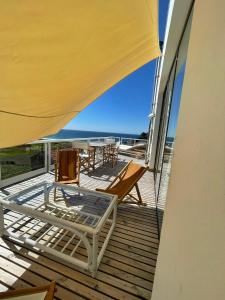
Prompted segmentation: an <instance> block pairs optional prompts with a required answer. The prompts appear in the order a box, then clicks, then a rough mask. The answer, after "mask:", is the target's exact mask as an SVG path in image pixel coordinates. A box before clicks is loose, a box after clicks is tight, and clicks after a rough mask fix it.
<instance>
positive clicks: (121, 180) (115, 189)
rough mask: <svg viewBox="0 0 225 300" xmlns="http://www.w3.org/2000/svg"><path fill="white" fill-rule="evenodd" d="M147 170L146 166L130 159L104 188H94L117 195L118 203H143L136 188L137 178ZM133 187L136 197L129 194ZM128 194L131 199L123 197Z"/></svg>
mask: <svg viewBox="0 0 225 300" xmlns="http://www.w3.org/2000/svg"><path fill="white" fill-rule="evenodd" d="M147 170H148V167H144V166H141V165H139V164H136V163H134V162H133V161H132V160H131V161H130V162H129V163H128V164H127V165H126V166H125V167H124V168H123V169H122V171H121V172H120V173H119V174H118V175H117V177H116V178H115V179H114V180H113V182H112V183H110V185H109V186H108V187H107V188H106V189H96V191H99V192H105V193H109V194H114V195H117V196H118V203H119V204H120V203H135V204H139V205H145V204H144V203H143V201H142V198H141V194H140V191H139V188H138V180H139V179H140V178H141V177H142V176H143V175H144V173H145V172H146V171H147ZM134 187H135V188H136V192H137V196H138V198H136V197H135V196H134V195H132V194H131V190H132V189H133V188H134ZM128 195H129V196H130V197H131V198H132V200H133V201H132V200H126V199H124V198H125V197H126V196H128Z"/></svg>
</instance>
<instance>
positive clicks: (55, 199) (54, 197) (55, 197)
mask: <svg viewBox="0 0 225 300" xmlns="http://www.w3.org/2000/svg"><path fill="white" fill-rule="evenodd" d="M55 200H56V187H55V188H54V201H55Z"/></svg>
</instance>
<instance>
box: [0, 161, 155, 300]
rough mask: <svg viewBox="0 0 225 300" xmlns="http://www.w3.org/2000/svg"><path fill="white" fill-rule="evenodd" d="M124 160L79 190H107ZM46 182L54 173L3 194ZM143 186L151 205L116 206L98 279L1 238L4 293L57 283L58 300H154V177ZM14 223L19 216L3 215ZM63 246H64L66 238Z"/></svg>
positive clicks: (147, 176)
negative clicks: (152, 292) (115, 215)
mask: <svg viewBox="0 0 225 300" xmlns="http://www.w3.org/2000/svg"><path fill="white" fill-rule="evenodd" d="M126 160H127V159H126V158H124V157H120V161H119V163H118V165H117V166H116V167H114V168H111V166H110V165H106V166H102V167H99V168H96V170H95V171H94V172H92V173H91V174H90V176H88V175H87V174H84V173H81V186H83V187H85V188H88V189H95V188H97V187H101V188H104V187H106V186H107V185H108V184H109V182H110V181H112V180H113V179H114V177H115V176H116V175H117V174H118V172H119V171H120V170H121V169H122V168H123V167H124V165H125V164H126ZM141 162H142V161H141ZM43 180H47V181H53V180H54V174H53V173H47V174H43V175H40V176H37V177H35V178H31V179H29V180H26V181H23V182H21V183H19V184H15V185H13V186H10V187H7V188H5V189H4V193H3V194H0V195H2V196H4V194H11V193H15V192H18V191H19V190H22V189H24V188H27V187H29V186H31V185H33V184H37V183H38V182H41V181H43ZM139 187H140V191H141V194H142V198H143V201H144V202H145V203H147V206H145V207H139V206H137V205H130V204H129V205H128V204H123V205H120V206H119V207H118V216H117V225H116V228H115V230H114V232H113V235H112V237H111V239H110V241H109V244H108V246H107V249H106V251H105V254H104V256H103V259H102V262H101V264H100V266H99V270H98V273H97V276H96V278H92V277H91V276H90V275H89V273H88V272H85V271H82V270H79V269H78V268H77V267H74V266H71V265H68V264H67V263H65V261H61V260H59V259H58V258H56V257H54V256H52V255H50V254H47V253H45V252H42V251H39V250H36V249H35V248H32V249H31V248H30V247H29V246H27V245H23V244H21V243H20V242H17V241H14V240H12V239H10V238H8V237H4V238H3V239H0V274H1V275H0V291H3V290H7V289H18V288H21V287H30V286H37V285H43V284H46V283H48V282H49V281H51V280H56V282H57V293H56V299H66V300H69V299H96V300H97V299H129V300H130V299H131V300H132V299H150V298H151V291H152V286H153V279H154V273H155V265H156V259H157V253H158V244H159V242H158V229H157V217H156V210H155V198H154V186H153V175H152V173H150V172H147V173H146V174H145V175H144V176H143V178H141V180H140V181H139ZM15 218H18V216H17V215H16V214H15V213H13V212H11V211H5V219H6V220H8V221H12V220H14V219H15ZM101 238H102V239H103V238H104V236H102V237H101ZM62 243H66V237H65V240H63V241H62ZM80 255H83V254H82V253H80Z"/></svg>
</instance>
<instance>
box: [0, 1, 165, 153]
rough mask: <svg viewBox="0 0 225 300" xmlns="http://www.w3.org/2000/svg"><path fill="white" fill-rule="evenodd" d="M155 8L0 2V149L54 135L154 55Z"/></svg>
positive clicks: (121, 3)
mask: <svg viewBox="0 0 225 300" xmlns="http://www.w3.org/2000/svg"><path fill="white" fill-rule="evenodd" d="M157 10H158V7H157V0H110V1H106V0H39V1H34V0H33V1H32V0H21V1H6V0H0V20H1V21H0V74H1V75H0V147H10V146H14V145H18V144H23V143H26V142H30V141H32V140H35V139H38V138H40V137H43V136H46V135H49V134H53V133H55V132H57V131H58V130H59V129H61V128H62V127H63V126H64V125H65V124H66V123H67V122H68V121H70V120H71V119H72V118H73V117H74V116H75V115H76V114H77V113H79V112H80V111H81V110H82V109H84V108H85V107H86V106H87V105H88V104H90V103H91V102H92V101H93V100H95V99H96V97H98V96H99V95H100V94H102V93H103V92H104V91H106V90H107V89H108V88H110V87H111V86H112V85H114V84H115V83H116V82H118V81H119V80H121V79H122V78H123V77H125V76H126V75H128V74H129V73H131V72H132V71H134V70H136V69H137V68H139V67H140V66H142V65H144V64H145V63H147V62H148V61H150V60H152V59H154V58H156V57H157V56H159V55H160V50H159V43H158V12H157ZM134 105H135V104H134ZM118 109H119V107H118ZM103 129H104V128H103Z"/></svg>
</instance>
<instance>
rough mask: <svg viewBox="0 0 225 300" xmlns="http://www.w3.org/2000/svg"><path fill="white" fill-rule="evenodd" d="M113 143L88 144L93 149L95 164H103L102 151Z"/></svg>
mask: <svg viewBox="0 0 225 300" xmlns="http://www.w3.org/2000/svg"><path fill="white" fill-rule="evenodd" d="M114 144H115V143H111V144H109V143H105V142H90V143H89V146H90V147H93V148H95V153H96V156H95V163H96V164H99V163H103V150H104V148H105V147H107V146H110V145H114Z"/></svg>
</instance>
